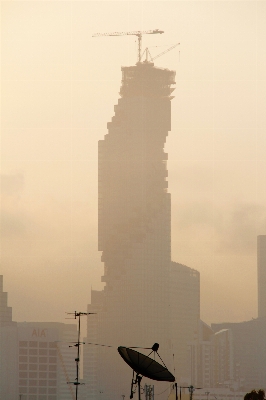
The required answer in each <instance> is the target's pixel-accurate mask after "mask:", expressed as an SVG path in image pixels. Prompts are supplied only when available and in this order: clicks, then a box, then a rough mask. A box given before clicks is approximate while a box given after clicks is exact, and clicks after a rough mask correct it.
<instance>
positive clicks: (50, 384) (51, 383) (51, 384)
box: [48, 381, 56, 386]
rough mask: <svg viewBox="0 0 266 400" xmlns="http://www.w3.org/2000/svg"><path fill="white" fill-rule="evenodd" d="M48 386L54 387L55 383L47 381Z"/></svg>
mask: <svg viewBox="0 0 266 400" xmlns="http://www.w3.org/2000/svg"><path fill="white" fill-rule="evenodd" d="M48 384H49V386H56V381H49V382H48Z"/></svg>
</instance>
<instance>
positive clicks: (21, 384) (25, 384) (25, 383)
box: [19, 379, 27, 386]
mask: <svg viewBox="0 0 266 400" xmlns="http://www.w3.org/2000/svg"><path fill="white" fill-rule="evenodd" d="M19 386H27V379H20V380H19Z"/></svg>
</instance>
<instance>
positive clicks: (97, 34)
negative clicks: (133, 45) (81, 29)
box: [92, 29, 164, 62]
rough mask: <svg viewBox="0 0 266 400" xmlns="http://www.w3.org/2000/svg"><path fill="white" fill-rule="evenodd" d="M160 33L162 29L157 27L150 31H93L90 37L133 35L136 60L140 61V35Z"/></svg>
mask: <svg viewBox="0 0 266 400" xmlns="http://www.w3.org/2000/svg"><path fill="white" fill-rule="evenodd" d="M157 33H159V34H162V33H164V31H160V30H159V29H153V30H150V31H132V32H110V33H95V34H93V35H92V37H99V36H124V35H134V36H137V38H138V62H141V49H142V35H154V34H157Z"/></svg>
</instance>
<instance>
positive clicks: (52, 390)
mask: <svg viewBox="0 0 266 400" xmlns="http://www.w3.org/2000/svg"><path fill="white" fill-rule="evenodd" d="M48 394H56V388H49V389H48Z"/></svg>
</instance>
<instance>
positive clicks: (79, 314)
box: [67, 311, 96, 400]
mask: <svg viewBox="0 0 266 400" xmlns="http://www.w3.org/2000/svg"><path fill="white" fill-rule="evenodd" d="M67 314H68V315H73V316H74V319H77V318H78V341H77V342H76V343H75V344H74V346H75V347H77V357H76V358H75V361H76V379H75V381H74V382H67V383H68V384H73V385H75V386H76V400H78V387H79V385H81V383H80V382H79V362H80V346H81V345H82V344H84V342H81V341H80V317H81V316H83V315H90V314H96V313H84V312H77V311H75V312H73V313H67ZM71 319H72V318H71ZM69 347H73V346H69ZM83 385H84V383H83Z"/></svg>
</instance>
